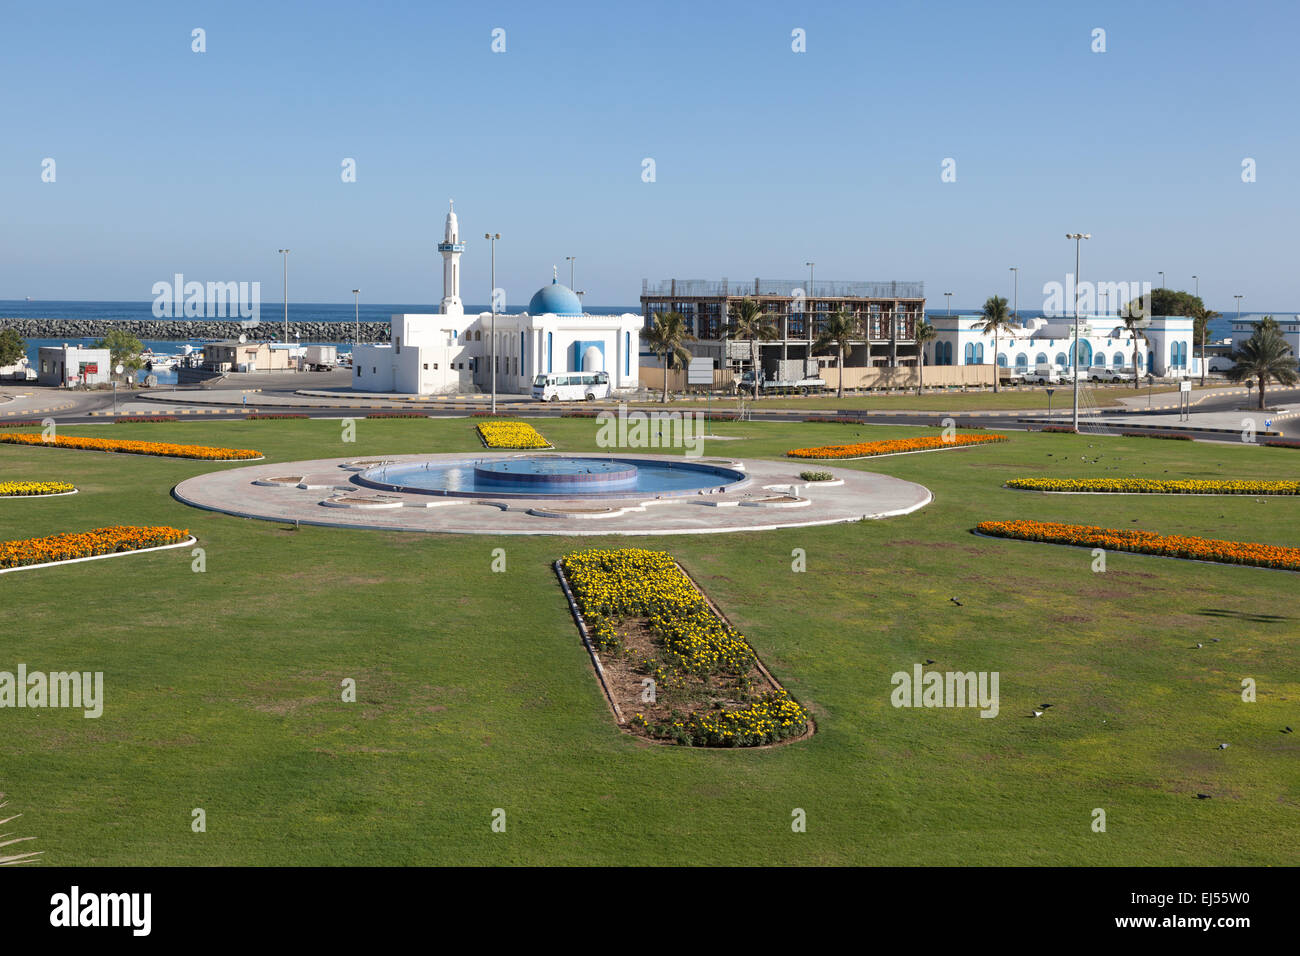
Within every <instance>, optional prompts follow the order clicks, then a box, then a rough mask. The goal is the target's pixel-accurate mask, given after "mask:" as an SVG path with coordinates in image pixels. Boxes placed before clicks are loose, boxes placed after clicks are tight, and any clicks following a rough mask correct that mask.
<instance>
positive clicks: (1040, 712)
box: [1030, 710, 1043, 717]
mask: <svg viewBox="0 0 1300 956" xmlns="http://www.w3.org/2000/svg"><path fill="white" fill-rule="evenodd" d="M1030 716H1032V717H1041V716H1043V712H1042V711H1041V710H1036V711H1034V712H1033V714H1031V715H1030Z"/></svg>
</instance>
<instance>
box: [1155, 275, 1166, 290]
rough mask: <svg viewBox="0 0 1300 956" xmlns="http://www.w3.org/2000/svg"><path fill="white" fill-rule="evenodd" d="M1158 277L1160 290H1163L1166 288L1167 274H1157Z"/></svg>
mask: <svg viewBox="0 0 1300 956" xmlns="http://www.w3.org/2000/svg"><path fill="white" fill-rule="evenodd" d="M1156 275H1158V276H1159V277H1160V288H1162V289H1163V288H1164V287H1165V274H1164V273H1163V272H1157V273H1156Z"/></svg>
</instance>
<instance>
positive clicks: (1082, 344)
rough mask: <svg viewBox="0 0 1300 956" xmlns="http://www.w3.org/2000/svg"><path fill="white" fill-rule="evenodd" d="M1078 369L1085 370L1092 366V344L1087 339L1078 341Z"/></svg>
mask: <svg viewBox="0 0 1300 956" xmlns="http://www.w3.org/2000/svg"><path fill="white" fill-rule="evenodd" d="M1078 358H1079V368H1087V367H1088V366H1089V365H1091V364H1092V343H1091V342H1089V341H1088V340H1087V339H1079V356H1078Z"/></svg>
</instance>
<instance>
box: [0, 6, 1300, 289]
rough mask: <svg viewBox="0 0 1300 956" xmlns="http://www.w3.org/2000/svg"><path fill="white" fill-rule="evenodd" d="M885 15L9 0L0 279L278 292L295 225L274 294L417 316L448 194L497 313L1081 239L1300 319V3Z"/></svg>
mask: <svg viewBox="0 0 1300 956" xmlns="http://www.w3.org/2000/svg"><path fill="white" fill-rule="evenodd" d="M875 7H876V5H871V6H868V5H864V4H861V3H815V4H804V3H765V2H761V0H758V2H752V3H734V4H724V3H708V4H705V3H699V2H693V3H674V2H667V3H657V4H624V3H617V4H615V3H603V4H597V3H592V4H585V3H564V2H555V3H548V4H541V5H538V4H523V3H520V4H491V3H474V4H467V3H466V4H448V3H436V4H434V3H429V4H424V3H420V4H416V3H396V2H372V3H354V2H348V3H336V2H329V0H326V2H315V3H311V4H305V3H303V4H296V3H295V4H290V3H283V4H282V3H276V2H270V0H267V2H261V3H242V2H222V3H201V4H179V3H170V4H169V3H130V2H127V3H123V4H104V3H84V4H83V3H75V4H59V3H47V4H24V5H19V4H13V3H11V4H6V5H5V9H4V11H3V13H0V37H3V54H2V56H3V61H2V63H3V70H4V75H5V77H6V80H5V82H4V84H3V86H2V87H0V131H2V132H0V215H3V219H4V228H3V230H0V298H21V297H23V296H28V295H30V296H32V297H34V298H37V299H58V298H67V299H72V298H77V299H123V300H145V299H149V298H150V297H151V295H150V288H151V286H152V285H153V283H154V282H156V281H158V280H161V279H169V278H170V277H171V276H172V274H173V273H176V272H183V273H184V274H185V275H186V277H187V279H199V280H203V281H207V280H214V281H216V280H220V281H229V280H236V281H238V280H245V281H254V280H260V281H261V282H262V285H263V298H264V300H266V301H271V302H274V301H278V299H279V297H280V257H279V256H278V255H277V254H276V249H278V248H281V247H283V246H286V245H287V246H288V247H290V248H291V249H292V250H293V253H292V254H291V256H290V295H291V298H292V299H293V300H296V301H329V302H343V301H350V299H351V295H350V291H349V290H351V289H352V288H354V287H357V286H359V287H360V288H361V289H362V290H363V298H365V299H368V300H369V301H372V302H410V303H417V302H428V303H431V304H432V303H436V302H437V300H438V299H439V298H440V296H441V268H440V262H439V260H438V258H437V254H436V251H435V249H434V245H435V244H436V242H437V241H438V239H439V238H440V236H441V232H442V222H443V216H444V213H445V211H446V206H447V199H448V198H449V197H454V198H455V199H456V208H457V211H458V213H459V214H460V217H461V224H462V230H463V233H464V234H465V235H466V236H468V237H469V240H470V244H469V251H468V252H467V254H466V256H465V258H464V261H463V275H464V280H463V281H464V286H463V289H462V292H463V294H464V296H465V298H466V300H467V301H468V302H471V303H478V302H485V301H486V300H487V293H488V289H489V287H490V283H489V275H488V255H487V249H486V245H485V243H484V242H483V241H482V239H481V238H479V239H478V240H477V241H474V240H475V237H481V236H482V234H483V232H485V231H488V230H491V231H493V232H500V233H502V235H503V238H502V240H501V242H500V243H499V244H498V249H497V279H498V284H499V285H501V286H503V287H504V288H505V289H506V291H507V296H508V300H509V301H510V302H511V303H518V302H520V301H522V300H526V299H527V297H528V296H529V295H531V293H532V292H533V291H534V290H535V289H536V288H537V287H538V286H540V285H542V284H543V283H544V282H547V281H549V278H550V275H551V266H552V265H558V266H559V267H560V272H561V281H567V266H566V263H565V261H564V257H565V256H568V255H575V256H577V257H578V262H577V282H576V285H577V286H578V287H579V288H580V289H585V290H587V293H588V294H587V297H586V300H587V302H588V303H589V304H593V305H622V304H635V303H636V302H637V299H638V296H639V294H640V288H641V279H642V277H648V278H652V279H658V278H668V277H673V276H676V277H682V278H720V277H722V276H727V277H729V278H731V279H733V280H740V279H747V278H748V279H752V278H753V277H754V276H763V277H765V278H787V277H790V278H793V277H800V276H803V275H805V274H806V269H805V268H804V263H805V262H807V261H808V260H810V259H811V260H813V261H815V262H816V263H817V267H816V271H817V276H818V277H820V278H827V279H921V280H924V281H925V283H926V291H927V295H928V297H929V299H930V304H931V306H932V307H934V306H942V304H943V295H942V293H943V292H945V291H953V292H954V293H955V294H954V296H953V302H954V305H955V306H957V307H973V306H976V305H978V304H979V303H980V302H982V301H983V300H984V298H985V297H987V296H988V295H990V294H992V293H999V294H1003V295H1007V296H1010V294H1011V273H1010V272H1009V271H1008V269H1009V267H1010V266H1012V265H1015V266H1019V267H1020V270H1021V272H1020V276H1021V281H1020V304H1021V306H1022V308H1026V309H1032V308H1037V307H1039V304H1040V302H1041V299H1042V293H1041V289H1042V286H1043V284H1044V283H1045V282H1048V281H1052V280H1056V281H1063V279H1064V274H1065V273H1066V272H1067V271H1069V270H1072V268H1073V262H1074V249H1073V243H1070V242H1068V241H1067V240H1066V239H1065V238H1064V234H1065V233H1066V232H1067V231H1084V232H1091V233H1092V234H1093V236H1094V238H1093V239H1092V240H1091V241H1089V242H1087V243H1085V244H1084V250H1083V253H1084V257H1083V269H1082V274H1083V278H1084V279H1085V280H1087V279H1090V278H1091V279H1094V280H1101V279H1104V280H1108V281H1137V280H1150V281H1152V282H1153V283H1158V277H1157V274H1156V273H1157V271H1158V270H1164V271H1165V272H1166V273H1167V275H1168V278H1169V283H1168V284H1169V285H1172V286H1175V287H1184V288H1189V289H1190V288H1191V286H1192V282H1191V276H1192V274H1194V273H1195V274H1199V275H1200V276H1201V277H1202V278H1201V285H1200V287H1201V292H1202V294H1203V296H1204V297H1205V298H1206V300H1207V302H1208V303H1209V304H1210V306H1211V307H1214V308H1218V309H1220V310H1223V311H1229V310H1231V309H1232V308H1233V299H1232V296H1233V294H1234V293H1244V294H1245V296H1246V299H1245V301H1244V307H1245V308H1246V309H1248V310H1252V311H1257V310H1264V309H1275V310H1279V311H1280V310H1284V309H1290V310H1292V311H1295V310H1297V309H1300V270H1297V269H1296V267H1295V259H1296V253H1295V242H1294V240H1293V238H1292V237H1291V236H1290V235H1289V230H1290V228H1291V224H1292V222H1293V221H1294V220H1295V219H1296V214H1297V212H1298V211H1300V190H1298V189H1297V176H1298V175H1300V148H1298V146H1300V143H1297V139H1298V138H1300V137H1298V134H1297V124H1296V123H1295V115H1296V109H1295V104H1296V102H1297V92H1298V91H1297V84H1298V83H1300V80H1297V71H1296V69H1295V67H1294V37H1295V35H1296V27H1297V26H1298V25H1300V15H1298V14H1297V10H1298V9H1300V7H1297V5H1296V4H1294V3H1232V4H1229V3H1226V2H1223V3H1198V2H1192V3H1175V2H1138V3H1135V2H1133V0H1129V2H1124V3H1084V4H1056V3H1038V2H1032V3H1003V4H998V3H994V4H971V3H964V2H956V3H906V4H903V3H900V4H896V5H893V8H892V9H887V10H880V9H876V8H875ZM195 27H201V28H203V29H204V30H205V31H206V41H207V52H206V53H202V54H197V53H194V52H192V51H191V30H192V29H193V28H195ZM498 27H500V28H503V29H504V30H505V31H506V34H505V40H506V52H504V53H493V52H492V50H491V43H492V30H493V29H494V28H498ZM1098 27H1100V28H1102V29H1104V30H1105V31H1106V46H1107V52H1105V53H1093V52H1092V51H1091V45H1092V31H1093V29H1094V28H1098ZM795 28H800V29H803V30H805V31H806V36H807V52H805V53H794V52H792V50H791V42H792V41H791V31H792V30H794V29H795ZM46 157H50V158H53V159H54V160H55V162H56V164H57V166H56V173H57V180H56V182H54V183H43V182H42V181H41V163H42V160H43V159H44V158H46ZM348 157H350V158H354V159H355V160H356V163H357V181H356V182H355V183H343V182H342V181H341V179H340V170H341V165H340V164H341V163H342V161H343V160H344V158H348ZM647 157H649V158H653V159H654V161H655V164H656V169H655V173H656V181H655V182H652V183H646V182H643V181H642V176H641V173H642V160H643V159H644V158H647ZM948 157H951V158H953V159H955V160H956V172H957V181H956V182H952V183H944V182H941V180H940V172H941V163H942V162H943V160H944V159H945V158H948ZM1246 157H1251V158H1253V159H1254V160H1255V161H1256V163H1257V181H1256V182H1254V183H1243V182H1242V181H1241V163H1242V160H1243V159H1244V158H1246ZM476 290H481V291H478V292H476Z"/></svg>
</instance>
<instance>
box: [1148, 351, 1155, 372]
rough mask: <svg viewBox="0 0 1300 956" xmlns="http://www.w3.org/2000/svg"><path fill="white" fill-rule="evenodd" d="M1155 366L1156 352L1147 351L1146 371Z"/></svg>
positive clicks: (1151, 369)
mask: <svg viewBox="0 0 1300 956" xmlns="http://www.w3.org/2000/svg"><path fill="white" fill-rule="evenodd" d="M1155 367H1156V353H1155V352H1150V351H1149V352H1147V371H1148V372H1150V371H1153V370H1154V369H1155Z"/></svg>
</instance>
